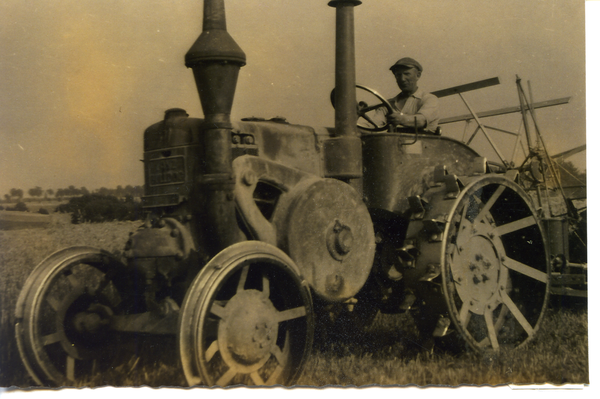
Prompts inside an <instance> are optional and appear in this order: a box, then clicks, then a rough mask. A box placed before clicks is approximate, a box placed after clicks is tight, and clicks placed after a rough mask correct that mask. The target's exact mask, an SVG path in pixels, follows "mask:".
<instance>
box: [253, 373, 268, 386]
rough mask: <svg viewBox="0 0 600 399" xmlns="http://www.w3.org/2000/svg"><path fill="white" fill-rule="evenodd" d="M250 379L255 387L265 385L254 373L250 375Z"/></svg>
mask: <svg viewBox="0 0 600 399" xmlns="http://www.w3.org/2000/svg"><path fill="white" fill-rule="evenodd" d="M250 378H252V382H254V383H255V384H256V385H265V382H264V381H263V379H262V378H261V377H260V375H258V372H256V371H254V372H253V373H250Z"/></svg>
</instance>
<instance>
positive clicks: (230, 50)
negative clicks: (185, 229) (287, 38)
mask: <svg viewBox="0 0 600 399" xmlns="http://www.w3.org/2000/svg"><path fill="white" fill-rule="evenodd" d="M245 64H246V55H245V54H244V52H243V51H242V49H241V48H240V47H239V46H238V45H237V43H236V42H235V41H234V40H233V38H232V37H231V36H230V35H229V33H228V32H227V24H226V21H225V4H224V0H205V1H204V17H203V25H202V33H201V34H200V37H198V39H197V40H196V42H195V43H194V45H193V46H192V47H191V48H190V50H189V51H188V52H187V54H186V55H185V65H186V66H187V67H188V68H192V70H193V72H194V79H195V81H196V87H197V89H198V94H199V95H200V102H201V104H202V110H203V111H204V125H203V128H202V137H201V142H202V143H203V145H202V148H203V153H202V154H198V156H199V157H200V158H201V159H202V160H203V161H204V170H203V176H202V179H201V180H200V181H199V183H198V186H197V187H196V189H197V190H198V191H199V192H200V193H204V195H205V198H206V203H205V204H204V206H203V205H202V204H197V207H198V208H197V210H196V214H198V215H200V216H201V217H203V218H204V220H206V221H207V223H206V225H204V226H203V230H204V231H205V232H206V233H207V234H206V236H207V237H208V238H209V239H210V240H211V245H210V246H211V252H213V253H212V254H211V255H214V254H216V253H217V252H219V251H220V250H222V249H224V248H226V247H227V246H229V245H231V244H234V243H236V242H238V241H240V240H241V237H243V235H242V234H241V232H240V231H239V229H238V227H237V221H236V215H235V205H234V202H233V199H234V196H233V188H234V177H233V171H232V167H231V128H232V125H231V119H230V115H231V107H232V105H233V97H234V94H235V88H236V85H237V79H238V74H239V70H240V68H241V67H242V66H244V65H245Z"/></svg>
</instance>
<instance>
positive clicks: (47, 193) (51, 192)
mask: <svg viewBox="0 0 600 399" xmlns="http://www.w3.org/2000/svg"><path fill="white" fill-rule="evenodd" d="M53 195H54V190H52V189H51V188H49V189H48V190H46V196H48V197H51V196H53Z"/></svg>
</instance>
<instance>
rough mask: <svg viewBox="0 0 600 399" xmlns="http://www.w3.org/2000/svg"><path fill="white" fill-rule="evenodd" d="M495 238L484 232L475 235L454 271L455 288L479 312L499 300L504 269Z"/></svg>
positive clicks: (473, 309)
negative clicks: (493, 240) (487, 235)
mask: <svg viewBox="0 0 600 399" xmlns="http://www.w3.org/2000/svg"><path fill="white" fill-rule="evenodd" d="M501 271H502V263H501V261H500V257H499V255H498V251H497V250H496V247H495V246H494V243H493V242H492V240H490V239H489V238H488V237H485V236H482V235H474V236H472V237H471V238H470V239H469V241H468V242H467V244H466V246H465V250H464V252H462V253H461V256H460V258H459V261H458V262H457V263H456V264H455V267H453V270H452V272H453V273H454V275H455V277H456V281H457V282H458V284H457V285H456V290H457V292H458V295H459V296H460V298H461V299H462V301H463V302H464V303H466V304H468V305H469V308H470V310H471V311H472V312H473V313H476V314H483V312H484V310H485V309H486V308H495V307H496V306H497V305H499V304H500V302H501V301H500V296H499V289H500V287H502V286H503V285H505V284H504V281H503V280H504V279H505V273H502V272H501Z"/></svg>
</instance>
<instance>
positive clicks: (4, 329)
mask: <svg viewBox="0 0 600 399" xmlns="http://www.w3.org/2000/svg"><path fill="white" fill-rule="evenodd" d="M52 219H53V221H52V223H51V226H50V227H49V228H46V229H24V230H14V231H0V276H1V278H0V312H1V313H0V315H1V320H0V386H11V385H15V386H20V387H27V386H30V385H33V380H32V379H31V378H30V377H29V376H28V375H27V372H26V370H25V368H24V367H23V365H22V362H21V360H20V357H19V354H18V350H17V348H16V343H15V340H14V332H13V326H14V309H15V304H16V300H17V297H18V295H19V292H20V290H21V288H22V287H23V284H24V282H25V280H26V279H27V276H28V275H29V273H30V272H31V271H32V270H33V268H34V267H35V266H36V265H37V264H38V263H39V262H41V261H42V260H43V259H44V258H45V257H46V256H47V255H49V254H51V253H52V252H54V251H56V250H58V249H62V248H65V247H69V246H74V245H88V246H93V247H97V248H102V249H105V250H108V251H109V252H112V253H115V254H117V253H120V251H121V250H122V249H123V247H124V245H125V242H126V241H127V237H128V235H129V232H131V231H134V230H135V229H136V228H137V226H138V225H139V224H140V222H111V223H102V224H79V225H72V224H70V222H69V220H70V218H69V215H58V214H53V215H52ZM416 340H417V332H416V328H415V326H414V323H413V321H412V318H411V317H410V315H378V316H377V318H376V320H375V323H374V324H373V326H372V327H371V328H370V330H369V331H368V333H367V334H366V335H364V336H353V337H350V338H344V337H342V338H341V339H339V338H338V339H332V338H331V337H328V336H327V335H319V336H318V337H315V341H316V342H317V345H315V346H316V349H315V350H314V351H313V352H312V353H311V354H310V355H309V357H308V359H307V363H306V366H305V368H304V371H303V372H302V374H301V375H300V377H299V379H298V381H297V385H302V386H308V385H310V386H323V385H341V386H347V385H355V386H360V385H371V384H380V385H418V386H427V385H446V386H456V385H459V384H475V385H481V384H489V385H497V384H506V383H517V384H535V383H546V382H549V383H553V384H564V383H588V382H589V371H588V322H587V309H586V307H585V306H580V307H576V308H568V309H564V308H562V307H560V306H558V307H557V308H556V309H551V310H550V311H549V312H548V314H547V317H546V319H545V321H544V323H543V325H542V327H541V329H540V332H539V333H538V335H537V336H536V338H535V339H534V340H532V341H531V342H529V343H528V344H527V346H526V347H524V348H522V349H520V350H517V351H511V352H500V353H490V354H487V355H478V354H475V353H469V352H467V353H463V354H461V355H458V356H456V355H451V354H447V353H442V352H440V353H435V354H434V355H424V354H423V353H421V352H419V351H418V350H417V349H418V347H417V346H416V345H415V341H416ZM115 350H118V348H115ZM136 353H137V355H134V356H132V357H131V358H130V359H129V360H128V361H126V362H124V363H123V364H121V365H120V366H118V367H116V368H115V369H112V370H109V371H108V372H106V373H104V374H102V375H97V376H96V377H95V378H94V379H93V380H92V381H85V382H83V381H82V382H81V385H87V386H102V385H117V386H139V385H150V386H165V385H167V386H185V385H186V382H185V379H184V377H183V374H182V372H181V370H180V366H179V364H178V358H177V356H178V355H177V348H176V343H175V339H174V338H173V339H165V338H163V339H161V340H157V339H148V340H146V341H144V342H141V343H140V346H139V347H138V348H137V352H136Z"/></svg>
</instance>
